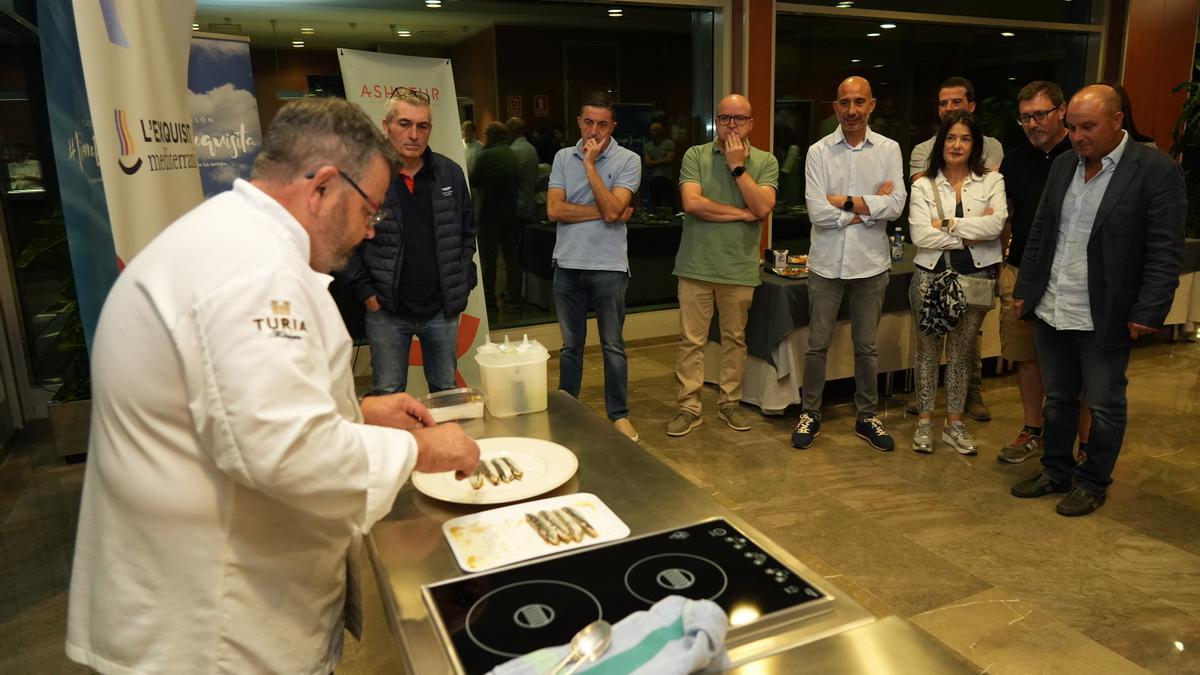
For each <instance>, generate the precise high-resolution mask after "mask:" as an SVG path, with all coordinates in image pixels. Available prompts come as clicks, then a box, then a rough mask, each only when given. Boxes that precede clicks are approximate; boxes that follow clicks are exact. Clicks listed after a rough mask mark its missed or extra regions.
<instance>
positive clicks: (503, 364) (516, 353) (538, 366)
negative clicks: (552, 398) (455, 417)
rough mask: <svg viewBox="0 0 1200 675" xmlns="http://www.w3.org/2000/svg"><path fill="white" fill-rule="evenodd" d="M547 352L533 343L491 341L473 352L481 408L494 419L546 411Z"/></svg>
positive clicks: (527, 337) (531, 341)
mask: <svg viewBox="0 0 1200 675" xmlns="http://www.w3.org/2000/svg"><path fill="white" fill-rule="evenodd" d="M549 359H550V352H548V351H546V348H545V347H543V346H542V343H540V342H538V341H537V340H530V339H529V336H528V335H526V336H524V339H523V340H521V341H520V342H509V340H508V336H507V335H505V336H504V342H503V343H501V344H496V343H493V342H492V340H491V337H490V336H489V337H488V340H487V342H485V343H484V344H481V345H479V348H478V349H476V350H475V362H476V363H478V364H479V372H480V375H481V376H482V379H483V394H484V404H485V405H486V406H487V411H488V412H489V413H491V414H492V415H493V416H494V417H512V416H513V415H521V414H524V413H531V412H539V411H542V410H545V409H546V361H548V360H549Z"/></svg>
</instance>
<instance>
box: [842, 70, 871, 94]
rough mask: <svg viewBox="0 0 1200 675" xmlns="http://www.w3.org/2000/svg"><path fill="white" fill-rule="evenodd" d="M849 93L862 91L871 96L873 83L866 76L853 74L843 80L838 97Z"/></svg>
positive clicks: (861, 92)
mask: <svg viewBox="0 0 1200 675" xmlns="http://www.w3.org/2000/svg"><path fill="white" fill-rule="evenodd" d="M848 93H860V94H862V95H863V96H865V97H867V98H871V83H870V82H868V81H867V78H865V77H859V76H857V75H851V76H850V77H847V78H846V79H844V80H842V83H841V84H839V85H838V90H837V97H838V98H839V99H840V98H841V97H842V96H844V95H846V94H848Z"/></svg>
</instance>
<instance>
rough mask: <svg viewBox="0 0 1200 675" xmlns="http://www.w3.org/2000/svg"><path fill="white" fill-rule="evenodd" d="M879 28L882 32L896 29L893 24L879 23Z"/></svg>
mask: <svg viewBox="0 0 1200 675" xmlns="http://www.w3.org/2000/svg"><path fill="white" fill-rule="evenodd" d="M879 27H880V28H883V29H884V30H891V29H893V28H895V27H896V24H894V23H881V24H879Z"/></svg>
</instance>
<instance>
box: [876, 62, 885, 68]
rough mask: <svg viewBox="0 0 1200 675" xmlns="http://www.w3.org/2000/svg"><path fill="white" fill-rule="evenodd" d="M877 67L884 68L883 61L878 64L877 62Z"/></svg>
mask: <svg viewBox="0 0 1200 675" xmlns="http://www.w3.org/2000/svg"><path fill="white" fill-rule="evenodd" d="M875 67H876V68H882V67H883V64H882V63H876V64H875Z"/></svg>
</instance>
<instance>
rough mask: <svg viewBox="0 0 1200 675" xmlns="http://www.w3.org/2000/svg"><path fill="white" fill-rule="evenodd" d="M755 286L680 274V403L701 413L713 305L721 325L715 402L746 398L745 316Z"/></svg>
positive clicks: (692, 410)
mask: <svg viewBox="0 0 1200 675" xmlns="http://www.w3.org/2000/svg"><path fill="white" fill-rule="evenodd" d="M753 298H754V287H753V286H737V285H734V284H714V283H710V282H707V281H699V280H697V279H688V278H687V277H679V355H678V356H677V357H676V359H675V377H676V378H678V379H679V407H680V409H682V410H687V411H688V412H690V413H693V414H695V415H699V414H700V389H701V388H702V387H703V386H704V346H705V345H706V344H708V327H709V324H710V323H711V322H712V315H713V308H714V307H715V308H716V310H717V320H718V322H719V324H720V328H721V382H720V389H721V393H720V395H719V396H718V398H717V405H718V406H722V405H725V404H726V403H736V402H738V401H740V400H741V399H742V370H743V369H744V368H745V366H746V318H747V316H748V315H749V314H750V301H751V300H752V299H753Z"/></svg>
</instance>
